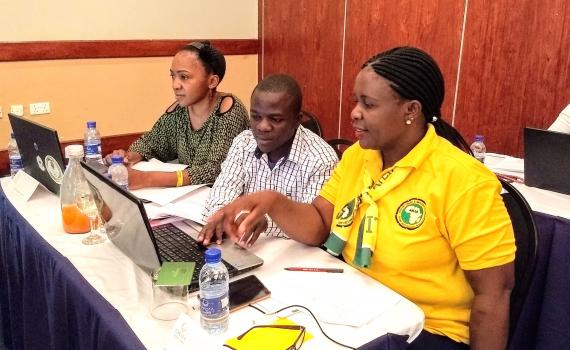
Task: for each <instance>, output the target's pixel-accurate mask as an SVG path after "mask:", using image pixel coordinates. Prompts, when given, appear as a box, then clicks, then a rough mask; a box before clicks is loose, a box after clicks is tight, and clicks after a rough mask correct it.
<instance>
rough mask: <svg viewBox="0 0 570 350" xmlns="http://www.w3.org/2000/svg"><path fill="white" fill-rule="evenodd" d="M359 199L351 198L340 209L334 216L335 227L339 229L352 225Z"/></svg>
mask: <svg viewBox="0 0 570 350" xmlns="http://www.w3.org/2000/svg"><path fill="white" fill-rule="evenodd" d="M357 201H359V197H356V198H353V199H352V200H350V201H349V202H348V203H346V204H345V205H344V207H342V209H341V210H339V212H338V213H337V214H336V220H337V223H336V225H337V226H339V227H348V226H351V225H352V221H353V219H354V209H355V208H356V207H357V206H358V204H357Z"/></svg>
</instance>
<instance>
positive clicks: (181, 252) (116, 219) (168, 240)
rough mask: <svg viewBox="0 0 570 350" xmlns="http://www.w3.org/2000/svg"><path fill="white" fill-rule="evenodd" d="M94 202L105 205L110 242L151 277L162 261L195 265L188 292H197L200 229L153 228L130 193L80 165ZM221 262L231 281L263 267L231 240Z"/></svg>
mask: <svg viewBox="0 0 570 350" xmlns="http://www.w3.org/2000/svg"><path fill="white" fill-rule="evenodd" d="M81 166H82V168H83V169H84V174H85V177H86V178H87V181H88V182H89V183H90V184H91V187H92V190H94V195H95V198H99V199H100V201H102V202H103V204H102V210H101V216H103V220H104V221H106V224H105V228H106V230H107V236H108V237H109V240H111V242H113V244H115V245H116V246H117V247H118V248H119V249H120V250H121V251H122V252H123V253H125V255H127V256H128V257H129V258H130V259H131V260H132V261H133V262H134V263H135V264H137V265H138V266H139V267H141V268H142V269H143V270H145V271H147V272H149V273H152V272H154V271H155V270H156V269H158V268H159V267H160V266H161V264H162V262H163V261H193V262H195V263H196V266H195V269H194V274H193V275H192V281H191V283H190V285H189V286H188V289H189V291H195V290H198V275H199V273H200V269H201V268H202V266H203V265H204V252H205V251H206V249H207V248H206V247H204V246H203V245H202V244H200V243H198V242H197V241H196V239H197V237H198V234H199V232H200V229H201V226H200V225H199V224H197V223H194V222H192V221H190V220H185V221H177V222H173V223H169V224H164V225H159V226H154V227H151V225H150V222H149V220H148V218H147V216H146V211H145V209H144V206H143V204H142V202H141V201H140V200H139V199H138V198H137V197H135V196H134V195H132V194H131V193H130V192H129V191H125V190H123V189H121V188H119V187H118V186H117V185H116V184H115V183H114V182H112V181H111V180H109V178H107V177H106V176H104V175H102V174H100V173H99V172H98V171H97V170H96V169H94V168H92V167H91V166H90V165H88V164H86V163H85V162H81ZM208 247H216V248H220V249H221V251H222V259H223V262H224V264H225V265H226V267H227V268H228V271H229V274H230V277H233V276H237V275H240V274H242V273H245V272H247V271H250V270H252V269H254V268H256V267H259V266H261V265H262V264H263V260H262V259H261V258H259V257H257V256H256V255H255V254H253V253H251V252H249V251H247V250H245V249H242V248H240V247H238V246H236V245H235V244H234V243H233V242H232V241H230V240H229V239H227V240H224V242H223V243H222V244H221V245H216V244H211V245H210V246H208Z"/></svg>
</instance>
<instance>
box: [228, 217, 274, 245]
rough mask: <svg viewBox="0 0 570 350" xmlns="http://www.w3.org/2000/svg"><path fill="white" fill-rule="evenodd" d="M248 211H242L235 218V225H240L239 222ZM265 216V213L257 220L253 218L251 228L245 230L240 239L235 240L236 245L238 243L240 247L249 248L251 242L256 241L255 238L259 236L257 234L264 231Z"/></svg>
mask: <svg viewBox="0 0 570 350" xmlns="http://www.w3.org/2000/svg"><path fill="white" fill-rule="evenodd" d="M249 214H250V213H249V212H247V211H242V212H241V213H240V214H239V215H238V216H237V217H236V220H235V223H236V225H237V226H238V227H239V226H240V225H241V223H242V222H243V220H244V219H245V218H246V217H247V216H248V215H249ZM267 225H268V222H267V218H266V216H265V215H263V216H261V217H259V218H258V219H257V220H255V221H254V222H252V224H251V230H250V231H245V232H244V233H243V234H242V235H241V237H240V239H239V240H238V241H237V242H236V244H237V245H239V246H240V247H242V248H250V247H251V246H252V245H253V243H255V241H257V238H259V235H260V234H261V233H262V232H264V231H265V230H266V229H267Z"/></svg>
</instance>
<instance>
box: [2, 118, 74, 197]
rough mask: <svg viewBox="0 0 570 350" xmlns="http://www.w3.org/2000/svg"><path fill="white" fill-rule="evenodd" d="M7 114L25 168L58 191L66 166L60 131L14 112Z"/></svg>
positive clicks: (57, 192) (48, 186)
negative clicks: (58, 133) (60, 142)
mask: <svg viewBox="0 0 570 350" xmlns="http://www.w3.org/2000/svg"><path fill="white" fill-rule="evenodd" d="M8 117H9V118H10V124H11V125H12V131H13V132H14V137H15V138H16V142H17V143H18V149H19V150H20V154H21V155H22V163H23V164H24V171H25V172H26V173H28V174H30V176H32V177H33V178H34V179H36V180H37V181H39V182H40V183H41V184H42V185H44V186H45V187H46V188H47V189H48V190H50V191H51V192H53V193H55V194H59V186H60V185H61V180H62V179H63V171H64V169H65V166H64V163H63V156H62V154H61V148H60V144H59V138H58V136H57V131H55V130H53V129H51V128H48V127H46V126H43V125H41V124H38V123H35V122H33V121H31V120H27V119H24V118H22V117H19V116H17V115H14V114H8Z"/></svg>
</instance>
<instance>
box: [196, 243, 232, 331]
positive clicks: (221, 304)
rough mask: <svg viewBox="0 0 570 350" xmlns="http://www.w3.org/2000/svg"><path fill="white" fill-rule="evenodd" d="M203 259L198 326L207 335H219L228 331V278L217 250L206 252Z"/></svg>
mask: <svg viewBox="0 0 570 350" xmlns="http://www.w3.org/2000/svg"><path fill="white" fill-rule="evenodd" d="M204 257H205V260H206V264H205V265H204V266H203V267H202V270H200V324H201V325H202V328H204V329H205V330H206V331H207V332H208V333H210V334H219V333H223V332H225V331H226V330H227V329H228V317H229V314H230V311H229V294H228V293H229V284H228V283H229V279H230V276H229V274H228V269H227V268H226V266H225V265H224V264H223V263H222V261H221V260H222V252H221V251H220V250H219V249H217V248H211V249H208V250H206V253H205V254H204Z"/></svg>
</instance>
